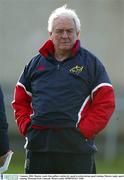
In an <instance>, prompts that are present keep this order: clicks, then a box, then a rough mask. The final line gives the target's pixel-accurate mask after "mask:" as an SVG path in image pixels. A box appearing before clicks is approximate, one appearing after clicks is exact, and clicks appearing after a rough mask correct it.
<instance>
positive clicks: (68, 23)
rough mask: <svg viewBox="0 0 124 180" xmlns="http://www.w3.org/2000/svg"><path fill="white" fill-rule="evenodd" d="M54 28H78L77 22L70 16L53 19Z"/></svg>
mask: <svg viewBox="0 0 124 180" xmlns="http://www.w3.org/2000/svg"><path fill="white" fill-rule="evenodd" d="M53 28H54V29H70V28H71V29H74V28H76V26H75V22H74V20H73V19H72V18H70V17H65V16H63V17H57V18H56V19H54V21H53Z"/></svg>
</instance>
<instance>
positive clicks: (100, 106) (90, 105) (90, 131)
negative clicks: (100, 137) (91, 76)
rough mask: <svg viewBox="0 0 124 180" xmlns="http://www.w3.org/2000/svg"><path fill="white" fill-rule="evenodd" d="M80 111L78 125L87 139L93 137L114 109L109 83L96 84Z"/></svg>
mask: <svg viewBox="0 0 124 180" xmlns="http://www.w3.org/2000/svg"><path fill="white" fill-rule="evenodd" d="M91 97H92V99H91V98H89V99H88V101H87V103H86V104H85V106H84V108H83V109H82V111H81V112H80V113H81V115H80V121H79V123H78V127H79V129H80V131H81V133H83V135H84V136H85V137H86V138H87V139H91V138H93V137H94V136H95V135H96V134H98V133H99V132H100V131H101V130H102V129H104V128H105V126H106V125H107V123H108V121H109V119H110V117H111V115H112V113H113V111H114V109H115V98H114V91H113V88H112V86H111V85H110V84H107V83H103V84H101V85H99V86H97V87H96V88H95V89H94V90H93V91H92V95H91Z"/></svg>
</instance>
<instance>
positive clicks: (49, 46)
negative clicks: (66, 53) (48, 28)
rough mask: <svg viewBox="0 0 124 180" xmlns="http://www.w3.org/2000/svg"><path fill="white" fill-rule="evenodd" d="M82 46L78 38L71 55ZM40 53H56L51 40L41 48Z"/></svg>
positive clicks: (45, 55) (46, 55)
mask: <svg viewBox="0 0 124 180" xmlns="http://www.w3.org/2000/svg"><path fill="white" fill-rule="evenodd" d="M79 46H80V41H79V40H77V41H76V42H75V44H74V46H73V48H72V49H71V55H72V56H75V54H76V53H77V51H78V49H79ZM39 52H40V54H42V55H43V56H44V57H48V56H49V54H52V55H54V44H53V42H52V41H51V40H48V41H46V42H45V43H44V44H43V46H42V47H41V48H40V50H39Z"/></svg>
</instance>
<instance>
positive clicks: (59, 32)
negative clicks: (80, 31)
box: [55, 29, 64, 34]
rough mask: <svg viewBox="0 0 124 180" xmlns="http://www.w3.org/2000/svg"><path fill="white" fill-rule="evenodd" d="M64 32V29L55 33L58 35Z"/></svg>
mask: <svg viewBox="0 0 124 180" xmlns="http://www.w3.org/2000/svg"><path fill="white" fill-rule="evenodd" d="M63 32H64V30H63V29H56V31H55V33H56V34H62V33H63Z"/></svg>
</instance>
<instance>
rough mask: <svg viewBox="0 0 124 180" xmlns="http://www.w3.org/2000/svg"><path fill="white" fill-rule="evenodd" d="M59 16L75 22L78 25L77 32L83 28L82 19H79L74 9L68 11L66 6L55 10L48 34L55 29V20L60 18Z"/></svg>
mask: <svg viewBox="0 0 124 180" xmlns="http://www.w3.org/2000/svg"><path fill="white" fill-rule="evenodd" d="M59 16H65V17H70V18H72V19H73V20H74V22H75V25H76V29H77V32H79V31H80V28H81V23H80V19H79V17H78V15H77V14H76V12H75V11H74V10H72V9H68V8H67V5H64V6H62V7H60V8H57V9H56V10H54V11H53V12H52V13H51V15H50V16H49V19H48V32H52V29H53V21H54V19H55V18H57V17H59Z"/></svg>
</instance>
